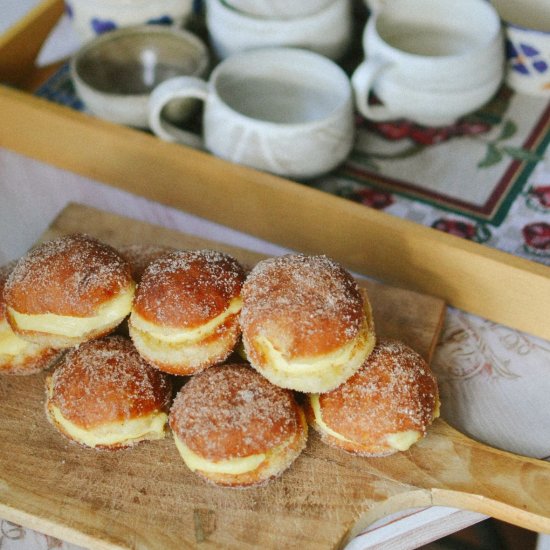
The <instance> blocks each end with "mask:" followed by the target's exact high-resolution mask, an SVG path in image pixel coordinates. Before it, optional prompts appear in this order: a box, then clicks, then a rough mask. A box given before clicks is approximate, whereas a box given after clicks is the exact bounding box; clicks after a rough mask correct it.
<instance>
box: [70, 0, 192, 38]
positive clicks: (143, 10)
mask: <svg viewBox="0 0 550 550" xmlns="http://www.w3.org/2000/svg"><path fill="white" fill-rule="evenodd" d="M65 5H66V9H67V12H68V14H69V17H70V19H71V20H72V24H73V27H74V29H75V31H76V33H77V34H78V35H79V36H80V38H81V40H82V42H87V41H89V40H91V39H92V38H94V37H96V36H97V35H98V34H103V33H104V32H108V31H112V30H115V29H119V28H121V27H129V26H134V25H145V24H149V23H157V24H160V25H166V26H175V27H181V26H183V25H184V24H185V22H186V21H187V19H188V18H189V16H190V15H191V12H192V10H193V0H65Z"/></svg>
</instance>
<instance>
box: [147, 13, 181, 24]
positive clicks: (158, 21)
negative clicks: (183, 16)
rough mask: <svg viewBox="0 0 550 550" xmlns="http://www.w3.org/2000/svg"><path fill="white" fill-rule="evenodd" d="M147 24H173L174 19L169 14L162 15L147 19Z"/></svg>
mask: <svg viewBox="0 0 550 550" xmlns="http://www.w3.org/2000/svg"><path fill="white" fill-rule="evenodd" d="M147 24H148V25H173V24H174V20H173V19H172V18H171V17H170V16H169V15H163V16H161V17H157V18H155V19H149V21H147Z"/></svg>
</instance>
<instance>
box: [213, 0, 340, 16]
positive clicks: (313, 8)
mask: <svg viewBox="0 0 550 550" xmlns="http://www.w3.org/2000/svg"><path fill="white" fill-rule="evenodd" d="M223 2H224V4H226V5H227V6H229V7H231V8H233V9H235V10H237V11H241V12H243V13H245V14H248V15H252V16H254V17H266V18H271V19H292V18H294V17H303V16H304V15H311V14H312V13H317V12H318V11H321V10H323V9H325V8H326V7H327V6H328V5H329V4H330V3H331V2H332V0H223Z"/></svg>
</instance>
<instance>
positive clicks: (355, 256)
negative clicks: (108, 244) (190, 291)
mask: <svg viewBox="0 0 550 550" xmlns="http://www.w3.org/2000/svg"><path fill="white" fill-rule="evenodd" d="M62 13H63V0H44V1H43V2H42V3H41V4H40V5H39V6H37V7H36V9H34V10H33V11H32V12H31V13H29V15H28V16H27V17H26V18H25V19H24V20H22V21H21V22H20V23H19V24H17V25H16V26H15V27H13V28H12V29H10V30H9V31H8V32H7V33H5V34H4V35H3V36H0V83H5V84H8V86H2V85H0V112H1V113H2V123H1V124H0V146H2V147H6V148H8V149H12V150H14V151H17V152H19V153H22V154H24V155H27V156H31V157H33V158H36V159H38V160H41V161H43V162H46V163H48V164H52V165H54V166H57V167H59V168H62V169H65V170H71V171H73V172H76V173H78V174H81V175H83V176H86V177H89V178H92V179H94V180H98V181H101V182H104V183H106V184H109V185H112V186H115V187H118V188H121V189H125V190H127V191H130V192H132V193H135V194H138V195H142V196H144V197H147V198H149V199H152V200H154V201H157V202H161V203H163V204H168V205H170V206H173V207H176V208H181V209H183V210H185V211H187V212H190V213H193V214H196V215H198V216H202V217H205V218H208V219H211V220H214V221H216V222H218V223H221V224H224V225H227V226H230V227H234V228H236V229H239V230H241V231H244V232H246V233H250V234H252V235H256V236H258V237H261V238H263V239H266V240H268V241H270V242H274V243H278V244H281V245H283V246H287V247H289V248H295V249H297V248H300V249H301V250H303V251H305V252H311V253H326V254H329V255H330V256H332V257H333V258H335V259H337V260H338V261H340V262H341V263H343V264H344V265H346V266H347V267H348V268H350V269H353V270H355V271H358V272H361V273H366V274H369V275H370V276H372V277H375V278H377V279H379V280H382V281H384V282H387V283H389V284H393V285H397V286H401V287H406V288H409V289H412V290H417V291H419V292H424V293H429V294H431V295H435V296H438V297H440V298H442V299H443V300H445V302H447V303H448V304H451V305H453V306H455V307H458V308H460V309H464V310H466V311H469V312H471V313H474V314H476V315H480V316H482V317H485V318H487V319H490V320H492V321H495V322H497V323H501V324H504V325H508V326H510V327H513V328H516V329H519V330H522V331H526V332H529V333H531V334H534V335H536V336H540V337H542V338H546V339H548V340H550V323H548V322H547V317H548V311H549V310H550V268H549V267H547V266H544V265H542V264H537V263H534V262H530V261H528V260H525V259H523V258H517V257H514V256H512V255H511V254H507V253H504V252H500V251H498V250H494V249H491V248H488V247H486V246H483V245H480V244H477V243H474V242H471V241H467V240H465V239H460V238H458V237H454V236H452V235H448V234H445V233H443V232H440V231H436V230H435V229H431V228H429V227H424V226H421V225H419V224H417V223H414V222H411V221H408V220H403V219H399V218H397V217H395V216H391V215H389V214H387V213H385V212H380V211H376V210H374V209H371V208H366V207H365V206H363V205H360V204H356V203H354V202H352V201H349V200H346V199H342V198H339V197H336V196H333V195H330V194H329V193H325V192H322V191H318V190H315V189H312V188H309V187H308V186H307V185H301V184H298V183H295V182H292V181H289V180H286V179H283V178H280V177H275V176H273V175H270V174H266V173H262V172H258V171H256V170H251V169H249V168H245V167H243V166H238V165H235V164H231V163H228V162H226V161H223V160H221V159H219V158H215V157H213V156H212V155H209V154H207V153H204V152H201V151H195V150H193V149H190V148H188V147H184V146H182V145H177V144H173V143H165V142H163V141H161V140H160V139H158V138H156V137H154V136H151V135H149V134H147V133H145V132H141V131H137V130H134V129H131V128H126V127H122V126H117V125H115V124H112V123H109V122H106V121H103V120H99V119H97V118H94V117H91V116H88V115H85V114H83V113H79V112H76V111H74V110H71V109H70V108H67V107H62V106H60V105H56V104H54V103H52V102H49V101H46V100H44V99H40V98H37V97H34V96H32V95H31V93H29V90H32V89H33V87H34V86H36V84H37V83H39V82H41V81H42V80H43V78H44V76H46V75H48V74H51V72H52V71H54V70H55V69H56V67H48V68H40V69H39V68H37V67H35V63H34V62H35V58H36V56H37V54H38V52H39V51H40V48H41V46H42V44H43V42H44V41H45V39H46V38H47V36H48V35H49V33H50V31H51V29H52V28H53V26H54V25H55V24H56V22H57V20H58V19H59V17H60V16H61V14H62Z"/></svg>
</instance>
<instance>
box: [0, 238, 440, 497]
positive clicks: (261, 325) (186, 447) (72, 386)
mask: <svg viewBox="0 0 550 550" xmlns="http://www.w3.org/2000/svg"><path fill="white" fill-rule="evenodd" d="M49 367H53V368H52V369H51V370H50V371H49V372H48V375H47V376H46V403H45V410H46V414H47V417H48V419H49V421H50V422H51V424H52V426H53V427H54V428H55V429H57V430H58V431H59V432H60V433H61V434H63V435H64V436H66V437H67V438H69V439H70V440H72V441H75V442H77V443H79V444H80V445H82V446H84V447H88V448H96V449H119V448H127V447H131V446H132V445H134V444H136V443H138V442H141V441H145V440H154V439H162V438H164V437H165V435H166V434H167V433H169V432H170V431H171V432H172V434H173V437H174V441H175V445H176V447H177V450H178V451H179V453H180V455H181V457H182V459H183V461H184V462H185V464H186V465H187V467H188V468H189V469H190V470H192V471H193V472H195V473H196V474H197V475H199V476H201V477H202V478H203V479H205V480H207V481H209V482H212V483H214V484H217V485H221V486H226V487H245V486H257V485H260V484H263V483H265V482H267V481H268V480H270V479H272V478H274V477H276V476H278V475H280V474H281V473H282V472H283V471H284V470H285V469H287V468H288V467H289V466H290V465H291V464H292V463H293V462H294V460H295V459H296V458H297V457H298V456H299V455H300V453H301V452H302V450H303V449H304V448H305V446H306V442H307V438H308V425H309V426H311V427H312V428H313V429H314V430H316V431H317V432H318V433H319V434H320V437H321V440H322V441H323V442H324V443H326V444H327V445H330V446H332V447H335V448H338V449H341V450H343V451H345V452H348V453H353V454H356V455H361V456H382V455H388V454H392V453H395V452H398V451H403V450H406V449H408V448H409V447H410V446H411V445H412V444H413V443H415V442H416V441H418V440H419V439H421V438H422V437H423V436H424V435H425V434H426V431H427V429H428V427H429V425H430V424H431V423H432V421H433V419H434V418H436V417H437V416H438V414H439V397H438V389H437V384H436V380H435V378H434V376H433V375H432V373H431V372H430V369H429V367H428V365H427V364H426V362H425V361H424V360H423V359H422V358H421V357H420V355H418V354H417V353H416V352H415V351H413V350H412V349H411V348H409V347H408V346H406V345H405V344H403V343H401V342H399V341H396V340H383V339H378V340H377V339H376V335H375V328H374V321H373V316H372V311H371V307H370V303H369V298H368V295H367V293H366V291H365V290H364V289H360V288H359V287H358V285H357V283H356V281H355V280H354V279H353V277H352V276H351V275H350V274H349V273H348V272H347V271H346V270H345V269H343V267H342V266H340V265H339V264H338V263H336V262H335V261H333V260H331V259H329V258H327V257H326V256H306V255H303V254H290V255H286V256H280V257H276V258H270V259H267V260H264V261H261V262H259V263H258V264H257V265H256V266H254V267H253V268H252V269H251V270H250V271H247V270H246V269H245V268H244V267H243V266H242V265H240V264H239V262H238V261H237V260H236V259H235V258H233V257H231V256H230V255H228V254H225V253H222V252H219V251H215V250H176V249H172V248H168V247H161V246H145V245H133V246H126V247H123V248H120V249H118V250H116V249H114V248H112V247H111V246H109V245H107V244H105V243H102V242H100V241H98V240H97V239H95V238H92V237H89V236H87V235H83V234H74V235H68V236H64V237H60V238H58V239H55V240H52V241H48V242H46V243H44V244H40V245H38V246H37V247H35V248H34V249H32V250H31V251H30V252H29V253H28V254H27V255H25V256H24V257H22V258H21V259H20V260H19V261H17V262H13V263H12V264H10V265H8V266H6V267H5V268H3V269H2V270H0V373H3V374H18V375H21V374H31V373H36V372H39V371H41V370H45V369H48V368H49Z"/></svg>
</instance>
